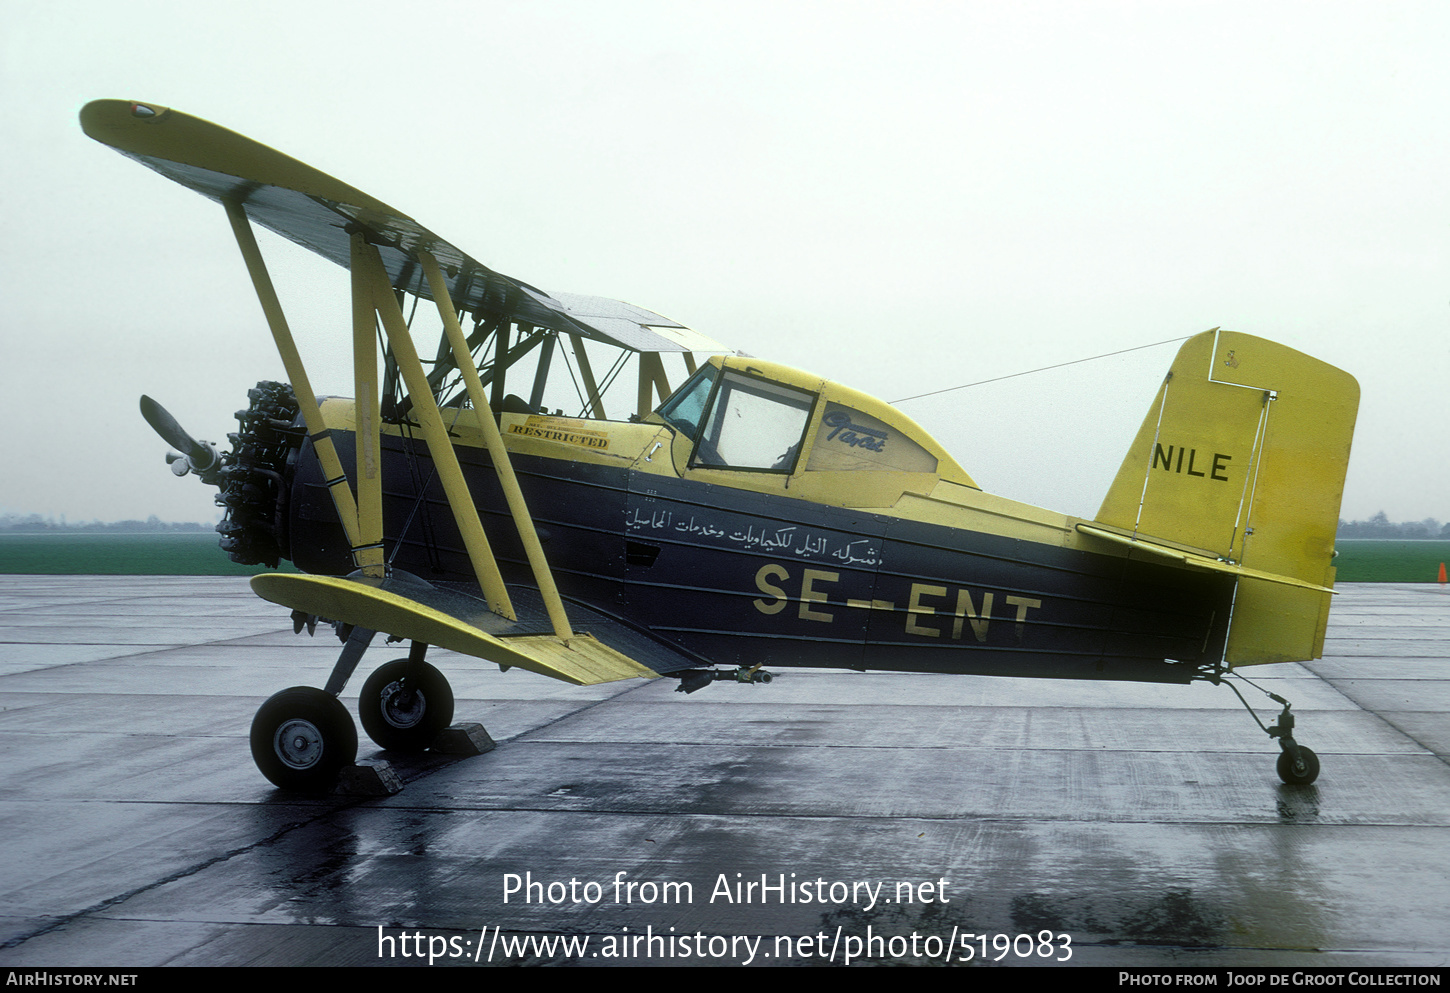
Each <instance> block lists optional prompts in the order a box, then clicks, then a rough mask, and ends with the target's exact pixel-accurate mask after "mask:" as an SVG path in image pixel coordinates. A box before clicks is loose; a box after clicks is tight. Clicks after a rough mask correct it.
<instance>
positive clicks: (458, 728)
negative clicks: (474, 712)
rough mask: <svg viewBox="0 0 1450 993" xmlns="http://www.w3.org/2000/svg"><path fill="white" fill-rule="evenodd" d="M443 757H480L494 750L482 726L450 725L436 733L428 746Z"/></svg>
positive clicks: (469, 724)
mask: <svg viewBox="0 0 1450 993" xmlns="http://www.w3.org/2000/svg"><path fill="white" fill-rule="evenodd" d="M429 747H430V749H431V750H432V751H435V752H440V753H442V754H444V755H482V754H483V753H484V752H491V751H493V750H494V748H495V743H494V740H493V739H492V738H491V737H489V734H488V732H487V731H486V730H484V727H483V725H482V724H474V723H468V724H452V725H449V726H448V727H446V728H444V729H443V730H442V731H439V732H438V737H436V738H434V739H433V744H432V745H431V746H429Z"/></svg>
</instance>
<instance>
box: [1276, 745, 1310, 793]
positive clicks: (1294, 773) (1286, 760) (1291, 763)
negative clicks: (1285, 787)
mask: <svg viewBox="0 0 1450 993" xmlns="http://www.w3.org/2000/svg"><path fill="white" fill-rule="evenodd" d="M1294 750H1295V751H1297V752H1298V753H1299V754H1298V757H1297V758H1296V757H1295V756H1294V755H1292V754H1290V750H1289V749H1287V748H1285V749H1284V750H1283V751H1282V752H1280V753H1279V778H1280V779H1282V780H1283V781H1284V782H1286V783H1288V784H1289V785H1290V786H1308V785H1309V784H1310V783H1312V782H1314V780H1316V779H1318V778H1319V756H1318V755H1315V754H1314V752H1313V751H1312V750H1311V749H1308V748H1305V747H1304V746H1303V745H1298V746H1297V747H1296V748H1295V749H1294Z"/></svg>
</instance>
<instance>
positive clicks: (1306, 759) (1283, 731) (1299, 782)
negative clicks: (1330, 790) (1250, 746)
mask: <svg viewBox="0 0 1450 993" xmlns="http://www.w3.org/2000/svg"><path fill="white" fill-rule="evenodd" d="M1239 678H1240V679H1244V677H1242V676H1239ZM1244 682H1246V683H1249V685H1250V686H1253V685H1254V684H1253V683H1250V682H1249V681H1248V680H1247V679H1244ZM1227 686H1228V688H1229V689H1231V690H1233V691H1234V695H1235V696H1237V697H1238V698H1239V702H1240V703H1242V704H1243V705H1244V707H1245V709H1247V710H1248V712H1249V716H1250V717H1252V718H1253V719H1254V722H1255V723H1256V724H1258V725H1259V727H1261V728H1263V729H1264V733H1265V734H1267V735H1268V736H1269V737H1270V738H1277V739H1278V741H1279V749H1280V751H1279V762H1278V765H1277V766H1276V769H1277V771H1278V773H1279V778H1280V779H1282V780H1283V781H1284V782H1286V783H1288V784H1289V785H1290V786H1308V785H1309V784H1310V783H1312V782H1314V780H1316V779H1318V778H1319V756H1318V755H1315V754H1314V752H1313V750H1311V749H1309V748H1307V747H1305V746H1304V745H1301V744H1299V743H1298V742H1297V741H1295V740H1294V715H1293V714H1291V713H1290V712H1289V707H1290V706H1291V705H1290V703H1289V701H1288V700H1285V699H1284V698H1283V697H1281V696H1279V694H1277V693H1270V692H1269V691H1268V690H1265V689H1263V688H1262V687H1258V686H1255V687H1254V688H1255V689H1257V690H1259V691H1260V692H1261V693H1263V694H1264V695H1265V696H1267V697H1268V698H1269V699H1271V700H1273V701H1274V702H1275V703H1281V704H1283V705H1284V709H1283V710H1281V711H1280V712H1279V717H1278V720H1277V721H1276V723H1274V724H1272V725H1270V726H1269V727H1264V722H1263V721H1261V720H1259V715H1258V714H1256V713H1254V708H1253V707H1250V706H1249V703H1248V701H1247V700H1245V699H1244V696H1243V694H1242V693H1240V692H1239V691H1238V687H1236V686H1234V684H1233V683H1228V684H1227Z"/></svg>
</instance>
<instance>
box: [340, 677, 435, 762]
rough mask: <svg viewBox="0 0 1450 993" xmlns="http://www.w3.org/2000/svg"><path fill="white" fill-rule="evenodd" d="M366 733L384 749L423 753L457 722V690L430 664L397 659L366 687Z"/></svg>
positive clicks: (362, 702)
mask: <svg viewBox="0 0 1450 993" xmlns="http://www.w3.org/2000/svg"><path fill="white" fill-rule="evenodd" d="M357 706H358V716H360V717H361V718H362V726H363V730H364V731H366V732H367V734H368V737H369V738H371V739H373V741H375V742H377V743H378V744H379V745H381V746H382V747H383V748H390V749H393V750H394V751H399V752H421V751H423V750H425V749H426V748H427V747H428V746H429V745H431V744H432V743H433V739H434V738H436V737H438V732H440V731H442V730H443V729H444V728H446V727H447V726H448V725H449V724H450V723H451V722H452V721H453V690H452V689H451V688H450V687H449V685H448V680H447V679H445V678H444V676H443V673H441V672H439V671H438V670H437V669H435V668H433V667H432V666H431V665H429V664H428V663H427V662H422V661H418V662H413V661H410V660H409V659H396V660H395V661H392V662H388V663H386V664H385V665H381V666H379V667H378V668H377V671H375V672H374V673H373V674H372V675H371V676H369V677H368V679H367V682H365V683H363V688H362V696H361V698H359V700H358V705H357Z"/></svg>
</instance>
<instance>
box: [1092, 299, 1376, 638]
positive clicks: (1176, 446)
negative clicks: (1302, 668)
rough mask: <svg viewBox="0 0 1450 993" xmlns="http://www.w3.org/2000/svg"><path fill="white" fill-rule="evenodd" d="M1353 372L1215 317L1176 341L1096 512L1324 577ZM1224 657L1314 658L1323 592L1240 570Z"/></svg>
mask: <svg viewBox="0 0 1450 993" xmlns="http://www.w3.org/2000/svg"><path fill="white" fill-rule="evenodd" d="M1358 408H1359V384H1358V383H1356V382H1355V380H1354V377H1353V376H1350V375H1349V374H1348V373H1346V372H1344V371H1343V370H1341V369H1336V368H1335V367H1334V366H1331V365H1329V364H1328V363H1325V362H1321V361H1319V360H1318V359H1314V358H1310V357H1309V356H1307V355H1304V354H1303V353H1301V352H1296V351H1294V350H1293V349H1291V348H1287V347H1285V346H1284V345H1280V344H1277V343H1275V342H1272V341H1266V340H1264V339H1262V338H1255V337H1252V336H1250V335H1246V334H1238V333H1235V332H1231V331H1221V330H1219V329H1217V328H1215V329H1214V330H1212V331H1206V332H1204V333H1203V334H1200V335H1196V336H1194V337H1193V338H1190V339H1189V340H1188V341H1187V342H1185V343H1184V345H1183V347H1182V348H1181V349H1180V350H1179V352H1178V356H1177V358H1175V359H1174V361H1173V366H1172V369H1171V370H1170V371H1169V373H1168V376H1167V378H1165V379H1164V381H1163V386H1162V387H1161V388H1160V389H1159V391H1158V396H1157V399H1156V400H1155V401H1154V403H1153V406H1152V408H1151V409H1150V410H1149V411H1148V416H1147V417H1146V418H1145V419H1144V421H1143V426H1142V427H1141V428H1139V430H1138V436H1137V438H1135V439H1134V441H1133V446H1132V448H1131V449H1129V451H1128V456H1127V458H1126V459H1124V460H1123V464H1122V466H1121V468H1119V469H1118V475H1117V477H1116V478H1115V479H1114V481H1113V485H1112V487H1111V488H1110V489H1109V490H1108V495H1107V497H1106V498H1105V499H1104V500H1103V505H1102V507H1101V509H1100V510H1099V511H1098V515H1097V521H1098V523H1100V524H1104V525H1108V526H1111V527H1113V528H1117V529H1119V530H1123V531H1130V532H1132V533H1133V534H1134V535H1135V536H1137V535H1141V536H1143V537H1144V538H1152V539H1156V540H1158V541H1162V542H1165V543H1169V544H1172V545H1176V546H1180V547H1182V548H1183V549H1184V550H1185V551H1193V552H1196V553H1198V554H1203V555H1208V556H1211V557H1213V558H1217V559H1220V560H1222V561H1225V562H1229V563H1235V564H1238V565H1241V566H1244V567H1246V568H1250V569H1255V570H1259V571H1262V572H1267V573H1272V574H1275V575H1278V576H1287V577H1291V578H1293V579H1297V580H1300V581H1302V582H1306V583H1311V584H1314V585H1316V586H1332V585H1333V584H1334V568H1333V566H1332V565H1331V559H1332V557H1333V554H1334V532H1335V528H1336V526H1337V525H1338V522H1339V503H1340V498H1341V496H1342V495H1343V492H1344V475H1345V471H1346V469H1347V468H1348V466H1349V447H1350V440H1351V438H1352V436H1353V434H1354V421H1355V415H1356V413H1357V411H1358ZM1237 582H1238V590H1237V593H1236V595H1235V600H1234V612H1233V617H1232V620H1231V626H1230V629H1229V638H1228V646H1227V649H1226V661H1227V662H1228V663H1229V664H1230V665H1235V664H1237V665H1252V664H1255V663H1260V662H1283V661H1294V660H1302V659H1310V658H1318V657H1319V656H1320V655H1321V654H1322V649H1323V644H1324V627H1325V624H1326V623H1327V621H1328V614H1329V604H1328V601H1329V595H1328V594H1327V593H1321V592H1318V591H1315V590H1309V589H1305V588H1302V587H1295V586H1290V585H1286V584H1283V583H1276V582H1273V581H1271V580H1265V579H1259V578H1251V577H1247V576H1241V577H1240V578H1239V579H1238V580H1237Z"/></svg>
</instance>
